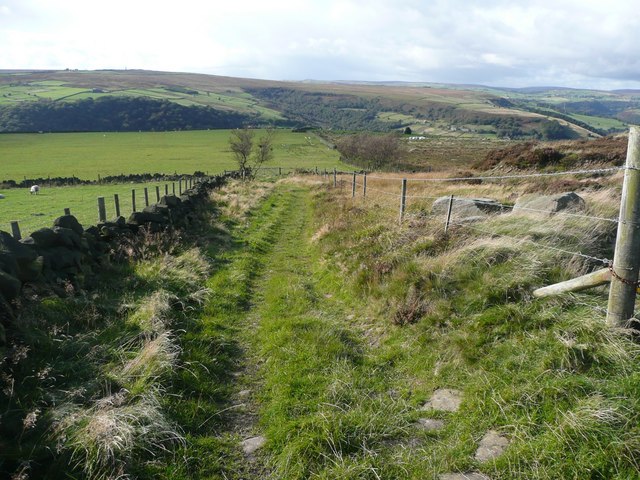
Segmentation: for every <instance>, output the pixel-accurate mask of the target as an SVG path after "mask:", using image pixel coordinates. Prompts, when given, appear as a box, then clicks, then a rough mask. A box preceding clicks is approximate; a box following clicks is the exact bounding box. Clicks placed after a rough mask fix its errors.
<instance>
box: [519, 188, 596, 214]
mask: <svg viewBox="0 0 640 480" xmlns="http://www.w3.org/2000/svg"><path fill="white" fill-rule="evenodd" d="M584 208H585V202H584V199H583V198H582V197H581V196H580V195H578V194H577V193H575V192H565V193H559V194H557V195H542V196H539V195H525V196H523V197H520V198H519V199H518V201H517V202H516V204H515V205H514V207H513V213H526V214H529V213H541V214H547V215H552V214H554V213H557V212H561V211H564V210H584Z"/></svg>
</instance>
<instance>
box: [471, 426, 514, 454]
mask: <svg viewBox="0 0 640 480" xmlns="http://www.w3.org/2000/svg"><path fill="white" fill-rule="evenodd" d="M508 445H509V440H508V439H507V437H505V436H504V435H500V434H499V433H498V432H496V431H495V430H489V431H488V432H487V433H485V435H484V437H482V440H480V446H479V447H478V450H476V460H478V461H479V462H486V461H487V460H493V459H494V458H496V457H499V456H500V455H502V452H504V449H505V448H507V446H508Z"/></svg>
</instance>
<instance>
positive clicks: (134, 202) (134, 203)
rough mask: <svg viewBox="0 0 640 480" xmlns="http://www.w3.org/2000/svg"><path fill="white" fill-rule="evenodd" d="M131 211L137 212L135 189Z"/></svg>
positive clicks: (132, 194)
mask: <svg viewBox="0 0 640 480" xmlns="http://www.w3.org/2000/svg"><path fill="white" fill-rule="evenodd" d="M131 211H132V212H135V211H136V190H135V188H134V189H132V190H131Z"/></svg>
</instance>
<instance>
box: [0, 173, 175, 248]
mask: <svg viewBox="0 0 640 480" xmlns="http://www.w3.org/2000/svg"><path fill="white" fill-rule="evenodd" d="M165 183H167V184H168V185H169V193H171V192H172V185H171V182H162V183H158V182H156V183H144V184H141V183H138V184H131V183H129V184H119V185H114V184H109V185H78V186H71V187H52V188H47V187H42V188H41V190H40V192H39V193H38V195H31V194H30V192H29V189H28V188H13V189H7V190H0V195H2V196H4V198H0V230H4V231H7V232H10V231H11V228H10V227H11V222H12V221H18V222H19V224H20V231H21V232H22V236H27V235H29V234H30V233H31V232H33V231H34V230H37V229H38V228H42V227H51V225H52V224H53V220H54V219H55V218H56V217H59V216H60V215H62V214H63V213H64V209H65V208H69V209H71V213H72V214H73V215H75V216H76V217H77V218H78V221H79V222H80V223H81V224H82V225H83V226H89V225H94V224H95V223H96V222H97V221H98V197H105V203H106V206H107V218H108V219H112V218H114V217H115V207H114V200H113V195H114V194H118V197H119V200H120V213H121V214H122V215H124V216H125V217H128V216H129V215H130V214H131V211H132V209H131V190H133V189H135V191H136V207H137V210H142V209H143V208H144V207H145V204H144V188H145V187H146V188H147V190H148V192H149V202H150V203H156V189H155V187H156V186H159V187H160V195H164V185H165ZM175 188H176V194H177V193H178V183H177V182H175Z"/></svg>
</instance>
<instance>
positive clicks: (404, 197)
mask: <svg viewBox="0 0 640 480" xmlns="http://www.w3.org/2000/svg"><path fill="white" fill-rule="evenodd" d="M406 207H407V179H406V178H403V179H402V193H401V195H400V223H402V218H403V217H404V210H405V208H406Z"/></svg>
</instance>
